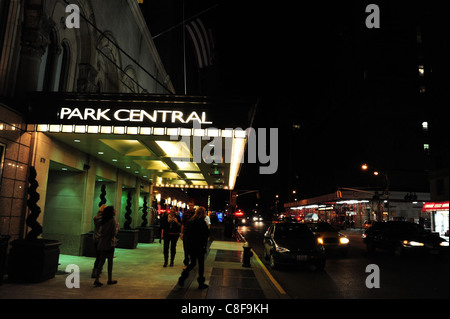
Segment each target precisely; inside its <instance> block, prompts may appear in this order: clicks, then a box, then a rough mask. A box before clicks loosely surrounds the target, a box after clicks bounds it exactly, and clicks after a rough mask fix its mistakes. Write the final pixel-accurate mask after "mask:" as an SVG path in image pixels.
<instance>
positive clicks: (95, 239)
mask: <svg viewBox="0 0 450 319" xmlns="http://www.w3.org/2000/svg"><path fill="white" fill-rule="evenodd" d="M106 207H108V206H107V205H106V204H103V205H102V206H100V208H99V209H98V212H97V215H95V217H94V234H93V235H92V242H93V243H94V247H95V262H94V268H93V269H92V276H91V278H96V277H97V272H98V262H99V261H100V252H99V250H98V249H97V245H98V240H99V239H100V224H101V222H102V215H103V210H104V209H105V208H106Z"/></svg>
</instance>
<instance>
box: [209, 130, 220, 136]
mask: <svg viewBox="0 0 450 319" xmlns="http://www.w3.org/2000/svg"><path fill="white" fill-rule="evenodd" d="M206 131H207V133H206V135H207V136H209V137H219V136H220V130H219V129H216V128H209V129H207V130H206Z"/></svg>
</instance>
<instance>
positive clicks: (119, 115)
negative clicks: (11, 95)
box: [26, 93, 255, 189]
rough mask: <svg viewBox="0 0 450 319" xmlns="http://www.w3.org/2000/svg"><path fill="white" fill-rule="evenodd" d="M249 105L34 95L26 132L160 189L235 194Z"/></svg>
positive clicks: (180, 98) (189, 98)
mask: <svg viewBox="0 0 450 319" xmlns="http://www.w3.org/2000/svg"><path fill="white" fill-rule="evenodd" d="M254 104H255V101H252V100H251V99H219V98H214V99H213V98H209V97H203V96H202V97H198V96H179V95H152V94H79V93H50V94H49V93H32V94H30V95H29V112H28V114H27V115H26V121H27V123H28V130H30V131H37V132H42V133H45V134H47V135H48V136H50V137H51V138H53V139H55V140H58V141H60V142H62V143H64V144H67V145H70V146H71V147H74V148H76V149H78V150H81V151H82V152H84V153H87V154H89V155H90V156H94V157H96V158H98V159H100V160H102V161H104V162H106V163H109V164H110V165H112V166H115V167H117V168H119V169H121V170H124V171H127V172H130V173H132V174H134V175H135V176H136V177H138V178H140V179H142V180H145V181H150V182H152V183H153V184H154V185H155V186H157V187H170V188H206V189H233V188H234V185H235V182H236V178H237V175H238V173H239V170H240V167H241V158H242V156H243V154H244V150H245V145H246V141H247V137H246V131H245V130H246V129H247V128H248V127H249V126H250V123H251V118H252V117H253V115H254Z"/></svg>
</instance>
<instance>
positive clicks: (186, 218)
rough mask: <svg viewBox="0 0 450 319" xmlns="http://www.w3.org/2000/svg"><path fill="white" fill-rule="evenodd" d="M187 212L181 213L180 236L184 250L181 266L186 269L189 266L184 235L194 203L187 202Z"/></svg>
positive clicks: (192, 213) (192, 212)
mask: <svg viewBox="0 0 450 319" xmlns="http://www.w3.org/2000/svg"><path fill="white" fill-rule="evenodd" d="M188 207H189V208H188V210H187V211H185V212H184V213H183V218H182V219H181V234H180V238H181V240H183V250H184V260H183V264H184V266H186V267H187V265H189V250H188V247H187V246H186V242H185V241H184V234H185V232H186V231H187V228H188V223H189V220H190V219H191V218H192V216H194V214H195V210H194V201H193V200H189V203H188Z"/></svg>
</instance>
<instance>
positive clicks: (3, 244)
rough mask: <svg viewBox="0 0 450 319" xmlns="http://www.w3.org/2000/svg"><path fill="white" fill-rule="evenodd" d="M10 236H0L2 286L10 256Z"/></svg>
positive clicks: (0, 282)
mask: <svg viewBox="0 0 450 319" xmlns="http://www.w3.org/2000/svg"><path fill="white" fill-rule="evenodd" d="M10 238H11V237H10V236H3V235H0V285H1V284H3V276H4V274H5V270H6V258H7V256H8V242H9V239H10Z"/></svg>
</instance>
